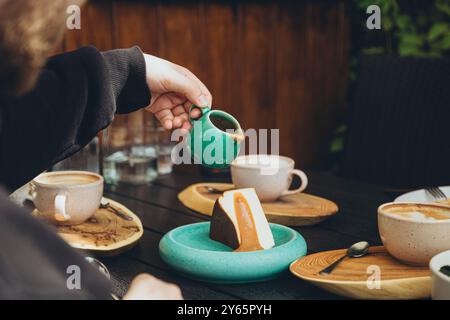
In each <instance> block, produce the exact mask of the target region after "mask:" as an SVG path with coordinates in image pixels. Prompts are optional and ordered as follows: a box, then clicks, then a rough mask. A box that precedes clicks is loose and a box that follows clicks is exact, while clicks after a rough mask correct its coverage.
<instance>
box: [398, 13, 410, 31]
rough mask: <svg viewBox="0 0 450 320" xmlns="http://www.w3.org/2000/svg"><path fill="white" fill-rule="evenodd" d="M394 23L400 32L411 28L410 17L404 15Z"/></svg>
mask: <svg viewBox="0 0 450 320" xmlns="http://www.w3.org/2000/svg"><path fill="white" fill-rule="evenodd" d="M396 22H397V27H398V28H399V29H400V30H406V29H407V28H409V27H411V17H410V16H408V15H406V14H402V15H399V16H398V17H397V20H396Z"/></svg>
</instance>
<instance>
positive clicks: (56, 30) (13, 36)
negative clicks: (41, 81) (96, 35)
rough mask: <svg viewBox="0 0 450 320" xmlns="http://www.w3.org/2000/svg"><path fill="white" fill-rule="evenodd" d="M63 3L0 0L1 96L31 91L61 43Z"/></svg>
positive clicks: (63, 1)
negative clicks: (42, 68) (50, 55)
mask: <svg viewBox="0 0 450 320" xmlns="http://www.w3.org/2000/svg"><path fill="white" fill-rule="evenodd" d="M66 5H67V1H66V0H0V93H3V94H5V93H6V94H15V95H17V94H23V93H25V92H26V91H28V90H30V89H31V88H32V87H33V85H34V84H35V81H36V79H37V76H38V74H39V69H40V68H41V67H42V66H43V64H44V63H45V61H46V58H47V57H48V55H49V54H50V52H52V50H54V49H55V48H56V46H57V44H58V43H60V41H61V40H62V36H63V33H64V24H65V18H66Z"/></svg>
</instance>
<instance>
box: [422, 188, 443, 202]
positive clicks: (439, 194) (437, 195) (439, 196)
mask: <svg viewBox="0 0 450 320" xmlns="http://www.w3.org/2000/svg"><path fill="white" fill-rule="evenodd" d="M425 191H426V192H427V193H428V194H430V195H431V196H432V197H433V198H434V199H435V200H437V201H443V200H447V196H446V195H445V193H444V192H443V191H442V190H441V189H440V188H439V187H431V188H426V189H425Z"/></svg>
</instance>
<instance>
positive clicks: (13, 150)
mask: <svg viewBox="0 0 450 320" xmlns="http://www.w3.org/2000/svg"><path fill="white" fill-rule="evenodd" d="M149 102H150V91H149V89H148V86H147V84H146V80H145V61H144V57H143V55H142V52H141V51H140V49H139V48H138V47H133V48H130V49H119V50H112V51H106V52H103V53H102V52H99V51H98V50H97V49H96V48H94V47H84V48H81V49H78V50H75V51H72V52H68V53H64V54H61V55H57V56H55V57H52V58H50V59H49V61H48V63H47V64H46V66H45V67H44V68H43V70H42V72H41V73H40V76H39V79H38V82H37V84H36V86H35V88H34V89H33V90H32V91H31V92H29V93H27V94H25V95H23V96H20V97H1V98H0V182H2V183H3V184H5V185H6V186H7V187H9V188H11V189H15V188H17V187H18V186H21V185H23V184H24V183H25V182H27V181H29V180H30V179H32V178H33V177H34V176H36V175H37V174H39V173H40V172H42V171H44V170H46V169H48V168H49V167H50V166H51V165H52V164H54V163H55V162H58V161H60V160H62V159H64V158H66V157H68V156H70V155H72V154H73V153H75V152H76V151H78V150H79V149H81V148H82V147H83V146H84V145H86V144H87V143H88V142H89V141H90V140H91V139H92V138H93V137H94V136H95V135H96V134H97V133H98V132H99V131H100V130H101V129H103V128H105V127H107V126H108V124H109V123H110V122H111V121H112V120H113V117H114V114H115V113H128V112H131V111H134V110H136V109H139V108H142V107H145V106H147V105H148V104H149Z"/></svg>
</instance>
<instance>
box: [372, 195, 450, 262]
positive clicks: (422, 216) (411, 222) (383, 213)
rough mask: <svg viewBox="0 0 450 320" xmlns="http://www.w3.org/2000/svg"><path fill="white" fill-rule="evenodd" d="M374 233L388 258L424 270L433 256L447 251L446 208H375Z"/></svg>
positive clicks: (449, 209)
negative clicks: (375, 226) (387, 253)
mask: <svg viewBox="0 0 450 320" xmlns="http://www.w3.org/2000/svg"><path fill="white" fill-rule="evenodd" d="M378 230H379V233H380V237H381V240H382V241H383V244H384V246H385V247H386V250H387V251H388V252H389V253H390V254H391V255H392V256H394V257H395V258H397V259H399V260H401V261H403V262H405V263H407V264H411V265H420V266H426V265H428V263H429V262H430V259H431V258H432V257H433V256H435V255H436V254H438V253H440V252H443V251H446V250H450V206H448V205H443V204H434V203H406V202H404V203H402V202H395V203H394V202H392V203H386V204H383V205H381V206H380V207H379V208H378Z"/></svg>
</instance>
